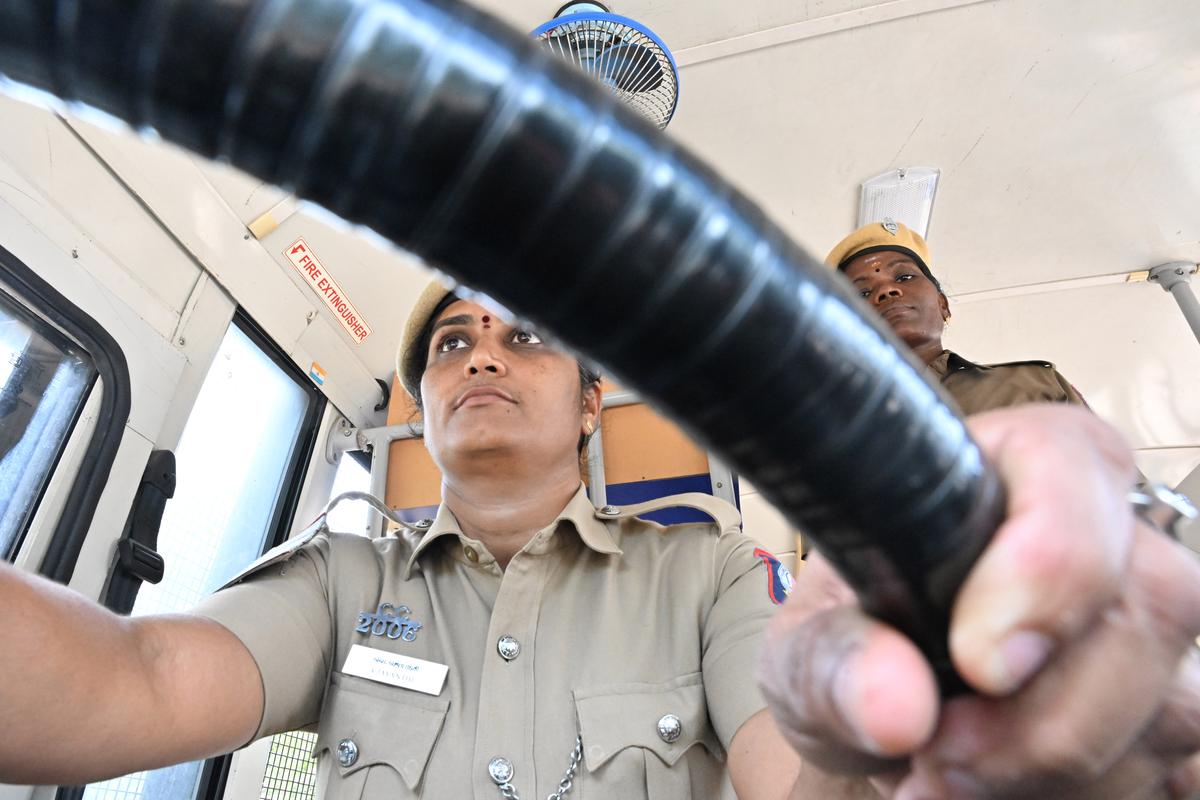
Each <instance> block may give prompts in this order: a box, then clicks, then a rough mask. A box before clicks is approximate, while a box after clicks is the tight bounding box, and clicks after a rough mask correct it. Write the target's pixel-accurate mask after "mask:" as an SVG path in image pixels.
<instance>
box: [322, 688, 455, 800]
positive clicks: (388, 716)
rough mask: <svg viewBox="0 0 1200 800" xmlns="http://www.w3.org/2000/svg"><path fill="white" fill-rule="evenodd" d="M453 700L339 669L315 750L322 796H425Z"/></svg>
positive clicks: (332, 799)
mask: <svg viewBox="0 0 1200 800" xmlns="http://www.w3.org/2000/svg"><path fill="white" fill-rule="evenodd" d="M449 707H450V701H449V700H445V699H442V698H439V697H427V696H425V695H421V694H417V693H414V692H411V691H408V690H405V689H397V688H393V687H389V686H384V685H382V684H374V683H372V682H371V681H367V680H363V679H362V678H355V677H352V676H348V675H342V674H340V673H335V674H334V675H333V678H332V683H331V685H330V687H329V692H328V694H327V695H326V698H325V706H324V708H323V709H322V711H321V721H320V723H319V725H318V726H317V744H316V747H315V748H314V749H313V755H314V756H315V757H316V758H318V759H319V761H318V765H317V776H318V777H317V784H318V786H319V787H321V791H320V792H319V793H318V795H317V796H318V797H322V798H324V800H363V798H375V797H387V798H389V800H407V798H417V797H420V794H419V793H418V789H419V787H420V785H421V778H422V776H424V774H425V767H426V765H427V764H428V763H429V757H430V755H431V754H432V753H433V747H434V744H435V743H436V742H437V739H438V735H439V734H440V733H441V731H442V725H443V724H444V723H445V721H446V711H447V709H449Z"/></svg>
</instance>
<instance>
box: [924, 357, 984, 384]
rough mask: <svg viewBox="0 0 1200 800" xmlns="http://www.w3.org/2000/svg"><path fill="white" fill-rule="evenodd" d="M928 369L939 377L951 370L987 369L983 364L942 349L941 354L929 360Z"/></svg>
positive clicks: (944, 375)
mask: <svg viewBox="0 0 1200 800" xmlns="http://www.w3.org/2000/svg"><path fill="white" fill-rule="evenodd" d="M928 369H929V371H930V372H932V373H933V374H934V375H936V376H938V377H939V378H944V377H946V376H947V375H949V374H950V373H951V372H961V371H962V370H964V369H989V367H986V366H984V365H983V364H976V363H975V362H974V361H967V360H966V359H965V358H963V357H962V356H960V355H959V354H958V353H955V352H953V351H951V350H943V351H942V354H941V355H940V356H938V357H937V358H935V359H934V360H933V361H931V362H929V367H928Z"/></svg>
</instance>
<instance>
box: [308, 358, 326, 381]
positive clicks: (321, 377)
mask: <svg viewBox="0 0 1200 800" xmlns="http://www.w3.org/2000/svg"><path fill="white" fill-rule="evenodd" d="M308 377H310V378H312V379H313V383H315V384H316V385H317V386H324V385H325V369H324V367H322V366H321V365H320V364H318V363H317V362H315V361H314V362H312V366H311V367H309V368H308Z"/></svg>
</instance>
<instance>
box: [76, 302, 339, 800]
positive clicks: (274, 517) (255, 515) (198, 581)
mask: <svg viewBox="0 0 1200 800" xmlns="http://www.w3.org/2000/svg"><path fill="white" fill-rule="evenodd" d="M267 346H268V345H267V343H266V342H265V341H264V340H263V338H262V336H261V334H259V333H257V331H255V330H254V329H253V328H252V326H251V325H250V323H249V322H248V321H246V320H243V319H241V318H240V317H239V318H236V319H235V323H234V324H233V325H231V326H230V328H229V330H228V332H227V333H226V335H225V339H224V341H223V342H222V343H221V347H220V349H219V350H218V351H217V355H216V358H215V359H214V360H213V363H212V366H211V367H209V370H208V374H207V376H206V377H205V380H204V384H203V386H202V387H201V389H200V394H199V396H198V397H197V398H196V404H195V406H194V408H193V409H192V412H191V415H190V416H189V418H188V422H187V425H186V427H185V428H184V432H183V436H182V437H181V439H180V442H179V447H178V448H177V450H176V451H175V454H176V460H177V484H176V490H175V496H174V497H173V498H172V499H171V500H169V501H168V502H167V505H166V510H165V511H164V513H163V519H162V525H161V527H160V529H159V536H158V552H159V553H160V554H161V555H162V556H163V559H164V561H165V563H166V574H165V576H164V578H163V580H162V582H161V583H158V584H156V585H144V586H142V588H141V590H140V591H139V592H138V596H137V600H136V602H135V603H134V607H133V614H134V615H139V614H163V613H171V612H177V611H185V610H187V609H188V608H190V607H191V606H193V605H195V603H196V602H197V601H199V600H200V599H201V598H202V597H204V596H205V595H207V594H209V593H211V592H212V591H213V590H215V589H216V588H217V587H219V586H220V585H221V584H222V583H224V582H225V581H226V580H228V579H229V578H230V577H231V576H232V575H233V574H234V573H236V572H237V571H238V570H239V569H241V568H242V567H244V566H245V565H246V564H248V563H249V562H251V561H253V560H254V559H255V558H257V557H258V555H259V554H260V553H262V552H263V550H265V549H267V548H269V547H270V546H272V545H273V544H274V543H275V540H276V539H282V538H283V537H285V536H286V532H287V529H288V528H290V525H291V514H292V510H293V509H294V506H295V502H296V497H297V496H298V493H299V486H300V483H301V482H302V479H303V472H304V467H305V465H307V463H308V460H309V457H310V455H311V452H312V445H313V442H314V441H315V438H316V428H317V423H318V421H319V419H320V415H321V413H322V412H323V410H324V399H323V398H322V397H321V396H320V395H319V394H318V393H317V392H316V390H315V389H314V388H313V386H312V384H311V383H309V382H308V381H307V380H306V379H305V378H304V376H303V375H302V374H301V373H300V372H299V370H295V369H294V367H292V365H291V364H290V363H287V362H285V361H283V360H282V358H281V357H280V356H279V355H278V354H274V353H272V352H270V351H269V350H268V349H267ZM205 763H206V762H194V763H191V764H181V765H179V766H175V767H170V768H167V769H160V770H155V771H152V772H141V773H136V774H133V775H126V776H124V777H121V778H116V779H113V780H110V781H105V782H103V783H98V784H93V785H91V786H88V787H87V788H86V790H85V791H84V793H83V797H84V798H86V800H143V798H144V800H192V799H193V798H195V797H196V796H197V792H198V790H199V789H200V788H201V787H202V785H203V784H204V783H207V781H208V778H207V777H206V772H207V773H210V774H211V772H212V770H207V771H206V770H205ZM210 763H218V762H210Z"/></svg>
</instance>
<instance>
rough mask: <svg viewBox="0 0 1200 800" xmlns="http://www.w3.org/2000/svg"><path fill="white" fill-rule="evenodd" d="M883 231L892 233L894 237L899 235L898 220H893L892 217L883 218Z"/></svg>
mask: <svg viewBox="0 0 1200 800" xmlns="http://www.w3.org/2000/svg"><path fill="white" fill-rule="evenodd" d="M883 229H884V230H885V231H887V232H888V233H890V234H891V235H892V236H895V235H896V234H897V233H899V232H900V226H899V225H897V224H896V220H894V219H892V218H891V217H884V218H883Z"/></svg>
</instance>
